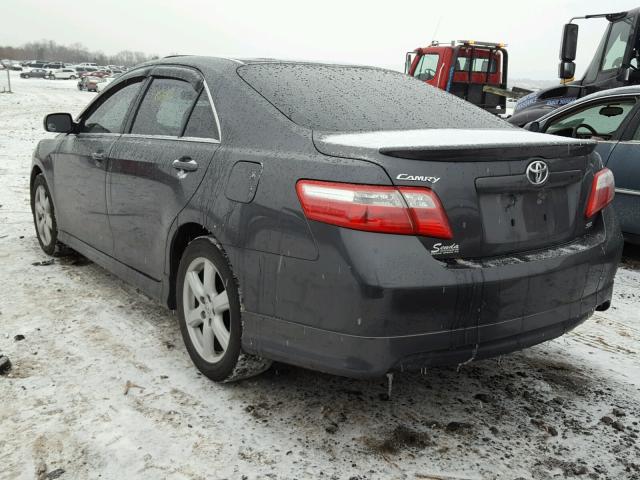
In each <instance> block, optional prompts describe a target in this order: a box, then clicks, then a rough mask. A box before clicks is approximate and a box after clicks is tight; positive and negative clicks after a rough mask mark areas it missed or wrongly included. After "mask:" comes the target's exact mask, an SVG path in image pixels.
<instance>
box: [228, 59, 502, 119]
mask: <svg viewBox="0 0 640 480" xmlns="http://www.w3.org/2000/svg"><path fill="white" fill-rule="evenodd" d="M238 74H239V75H240V76H241V77H242V78H243V79H244V80H245V81H246V82H247V83H249V84H250V85H251V86H252V87H253V88H255V89H256V90H257V91H258V92H259V93H260V94H262V96H264V97H265V98H266V99H267V100H268V101H269V102H271V103H272V104H273V105H274V106H275V107H276V108H277V109H278V110H280V111H281V112H282V113H283V114H284V115H286V116H287V117H289V119H291V120H292V121H294V122H295V123H297V124H298V125H301V126H303V127H307V128H310V129H313V130H322V131H371V130H404V129H422V128H511V126H510V125H509V124H508V123H507V122H505V121H503V120H500V119H499V118H498V117H495V116H494V115H491V114H490V113H487V112H485V111H484V110H481V109H480V108H478V107H476V106H474V105H471V104H470V103H467V102H465V101H464V100H461V99H459V98H457V97H454V96H453V95H449V94H447V93H445V92H443V91H442V90H439V89H437V88H435V87H432V86H430V85H427V84H426V83H424V82H421V81H419V80H416V79H414V78H412V77H409V76H407V75H404V74H401V73H398V72H392V71H389V70H380V69H376V68H368V67H351V66H340V65H313V64H295V63H268V64H253V65H244V66H242V67H240V68H238Z"/></svg>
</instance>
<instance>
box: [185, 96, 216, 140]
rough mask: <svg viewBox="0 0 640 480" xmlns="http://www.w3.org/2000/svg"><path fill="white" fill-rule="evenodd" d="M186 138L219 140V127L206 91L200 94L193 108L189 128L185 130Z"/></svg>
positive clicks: (188, 123)
mask: <svg viewBox="0 0 640 480" xmlns="http://www.w3.org/2000/svg"><path fill="white" fill-rule="evenodd" d="M184 136H185V137H195V138H213V139H219V138H220V136H219V134H218V125H217V124H216V119H215V117H214V115H213V111H212V110H211V104H210V103H209V96H208V95H207V92H205V91H204V90H203V91H202V92H201V93H200V96H199V97H198V101H197V102H196V104H195V106H194V107H193V111H192V112H191V116H190V117H189V121H188V122H187V127H186V128H185V130H184Z"/></svg>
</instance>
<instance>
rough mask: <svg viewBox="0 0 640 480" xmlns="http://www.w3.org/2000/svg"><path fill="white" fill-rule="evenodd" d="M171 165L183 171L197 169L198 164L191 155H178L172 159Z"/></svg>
mask: <svg viewBox="0 0 640 480" xmlns="http://www.w3.org/2000/svg"><path fill="white" fill-rule="evenodd" d="M171 165H172V166H173V168H175V169H176V170H182V171H183V172H195V171H196V170H197V169H198V164H197V163H196V162H195V160H193V159H192V158H191V157H180V158H178V159H177V160H174V161H173V163H172V164H171Z"/></svg>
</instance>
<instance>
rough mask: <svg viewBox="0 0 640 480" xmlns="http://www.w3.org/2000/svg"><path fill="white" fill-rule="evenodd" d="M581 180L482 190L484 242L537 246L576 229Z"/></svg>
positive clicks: (480, 195)
mask: <svg viewBox="0 0 640 480" xmlns="http://www.w3.org/2000/svg"><path fill="white" fill-rule="evenodd" d="M578 200H579V186H578V184H574V185H567V186H561V187H556V188H540V189H536V190H525V191H508V192H486V193H479V204H480V211H481V215H482V224H483V230H484V239H485V242H486V243H488V244H491V245H500V244H506V243H517V244H522V243H526V244H527V245H528V246H532V247H535V246H536V244H546V243H548V242H549V241H556V240H557V239H559V238H562V237H568V236H570V235H571V234H572V233H573V231H574V229H575V221H576V210H577V204H578Z"/></svg>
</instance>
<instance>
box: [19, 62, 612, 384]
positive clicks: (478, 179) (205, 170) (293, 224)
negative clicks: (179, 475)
mask: <svg viewBox="0 0 640 480" xmlns="http://www.w3.org/2000/svg"><path fill="white" fill-rule="evenodd" d="M44 127H45V129H46V130H48V131H50V132H56V133H58V135H57V136H56V137H55V138H52V139H46V140H43V141H41V142H40V143H39V145H38V147H37V149H36V151H35V153H34V157H33V166H32V171H31V206H32V210H33V217H34V222H35V227H36V232H37V235H38V240H39V242H40V245H41V246H42V249H43V250H44V251H45V252H47V253H48V254H52V255H53V254H56V252H62V251H64V250H65V249H64V248H61V247H63V246H66V247H70V248H71V249H73V250H76V251H78V252H80V253H82V254H83V255H85V256H86V257H88V258H90V259H91V260H93V261H94V262H96V263H98V264H99V265H102V266H103V267H104V268H106V269H107V270H109V271H111V272H113V273H114V274H116V275H118V276H119V277H121V278H123V279H124V280H126V281H128V282H130V283H131V284H133V285H135V286H136V287H138V288H140V289H142V290H143V291H144V292H146V293H147V294H148V295H149V296H151V297H153V298H155V299H157V300H158V301H160V302H162V303H163V304H165V305H167V307H168V308H170V309H176V310H177V312H178V319H179V324H180V329H181V331H182V335H183V338H184V342H185V344H186V348H187V350H188V352H189V354H190V356H191V358H192V359H193V362H194V363H195V364H196V366H197V367H198V368H199V369H200V371H202V372H203V373H204V374H205V375H207V376H208V377H209V378H211V379H213V380H216V381H223V380H230V379H236V378H241V377H243V376H247V375H250V374H254V373H257V372H259V371H261V370H263V369H265V368H267V367H268V365H269V363H270V361H272V360H278V361H282V362H287V363H290V364H295V365H300V366H303V367H308V368H312V369H316V370H320V371H324V372H331V373H335V374H339V375H346V376H353V377H371V376H379V375H382V374H385V373H388V372H392V371H395V370H407V369H416V368H424V367H427V366H430V365H443V364H456V363H461V362H467V361H471V360H477V359H482V358H487V357H491V356H495V355H500V354H504V353H508V352H511V351H514V350H518V349H522V348H525V347H528V346H531V345H535V344H538V343H540V342H543V341H546V340H549V339H552V338H555V337H558V336H560V335H562V334H563V333H565V332H567V331H569V330H571V329H572V328H574V327H576V326H578V325H579V324H580V323H581V322H583V321H585V320H586V319H587V318H589V316H591V314H592V313H593V312H594V310H604V309H606V308H608V307H609V305H610V302H611V294H612V288H613V278H614V274H615V271H616V265H617V262H618V259H619V257H620V252H621V246H622V238H621V234H620V231H619V227H618V224H617V222H616V219H615V216H614V214H613V212H612V207H611V205H610V203H611V201H612V199H613V195H614V182H613V176H612V174H611V172H610V171H609V170H608V169H606V168H603V165H602V161H601V158H600V157H599V156H598V155H597V154H594V153H593V150H594V147H595V142H593V141H591V140H581V139H568V138H561V137H555V136H551V135H545V134H540V133H532V132H527V131H523V130H520V129H517V128H515V127H512V126H510V125H509V124H507V123H506V122H503V121H502V120H500V119H499V118H497V117H494V116H492V115H490V114H488V113H486V112H484V111H482V110H480V109H478V108H476V107H475V106H473V105H471V104H468V103H465V102H464V101H463V100H460V99H458V98H456V97H454V96H451V95H449V94H447V93H445V92H443V91H441V90H438V89H435V88H432V87H430V86H428V85H426V84H424V83H423V82H420V81H418V80H415V79H412V78H410V77H407V76H405V75H403V74H400V73H396V72H392V71H388V70H382V69H378V68H371V67H359V66H344V65H327V64H312V63H302V62H285V61H276V60H235V59H223V58H212V57H196V56H178V57H170V58H165V59H162V60H159V61H155V62H152V63H148V64H144V65H142V66H140V67H138V68H135V69H133V70H130V71H129V72H127V73H126V74H124V75H122V76H121V77H120V78H118V79H117V80H115V81H114V82H112V83H111V84H110V85H109V86H108V87H107V88H106V89H105V90H104V92H102V93H101V94H100V95H99V96H97V97H96V98H95V99H94V100H93V101H92V102H91V104H90V105H89V106H88V107H87V108H86V109H85V111H84V112H82V113H81V114H80V115H79V116H78V118H76V119H73V118H72V117H71V116H70V115H69V114H66V113H53V114H50V115H47V117H46V118H45V120H44Z"/></svg>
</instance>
